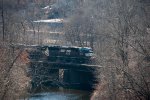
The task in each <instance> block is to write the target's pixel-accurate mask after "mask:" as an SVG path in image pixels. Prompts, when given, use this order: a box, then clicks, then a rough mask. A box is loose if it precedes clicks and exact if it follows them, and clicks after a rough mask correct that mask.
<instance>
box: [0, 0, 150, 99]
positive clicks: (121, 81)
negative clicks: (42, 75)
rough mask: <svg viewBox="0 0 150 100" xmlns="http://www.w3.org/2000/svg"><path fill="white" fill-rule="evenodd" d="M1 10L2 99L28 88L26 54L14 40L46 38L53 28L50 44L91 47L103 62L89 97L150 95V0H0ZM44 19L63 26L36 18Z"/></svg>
mask: <svg viewBox="0 0 150 100" xmlns="http://www.w3.org/2000/svg"><path fill="white" fill-rule="evenodd" d="M0 15H1V16H0V88H1V91H0V100H17V99H18V98H20V97H24V96H26V95H28V91H27V90H28V88H30V84H29V82H30V80H31V79H30V78H29V77H27V68H28V62H29V59H28V58H27V55H28V54H27V52H26V51H25V50H24V48H21V49H20V48H19V49H17V48H13V46H14V45H15V44H24V45H44V44H47V43H45V40H46V39H49V38H52V35H49V34H48V33H49V32H51V31H52V30H55V31H59V32H61V33H60V34H57V35H56V36H55V38H57V40H55V41H54V42H53V43H52V44H55V45H71V46H80V47H91V48H92V49H93V51H94V52H95V55H96V59H97V62H96V63H97V64H98V65H100V66H103V71H102V72H101V74H99V73H97V77H100V80H98V81H99V83H98V84H97V85H96V87H95V91H94V92H93V93H92V96H91V98H90V99H91V100H150V1H149V0H0ZM43 19H63V27H61V28H59V29H54V28H49V26H48V25H47V24H43V23H35V22H34V21H37V20H43ZM44 33H45V34H44ZM60 35H61V36H60ZM58 36H60V37H59V38H58ZM62 38H63V39H62ZM48 41H51V40H48Z"/></svg>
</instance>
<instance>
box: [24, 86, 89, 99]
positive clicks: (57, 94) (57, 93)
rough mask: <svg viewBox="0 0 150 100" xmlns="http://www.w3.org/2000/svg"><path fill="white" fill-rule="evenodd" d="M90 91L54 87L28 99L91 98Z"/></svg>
mask: <svg viewBox="0 0 150 100" xmlns="http://www.w3.org/2000/svg"><path fill="white" fill-rule="evenodd" d="M90 95H91V93H90V92H88V91H81V90H73V89H63V88H52V89H50V90H49V91H48V92H40V93H35V94H33V95H31V96H30V97H29V98H28V99H26V100H90Z"/></svg>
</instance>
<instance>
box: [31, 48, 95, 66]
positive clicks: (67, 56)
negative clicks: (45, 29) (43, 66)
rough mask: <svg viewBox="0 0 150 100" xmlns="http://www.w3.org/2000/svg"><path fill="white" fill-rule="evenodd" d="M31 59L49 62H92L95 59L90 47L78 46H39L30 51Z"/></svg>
mask: <svg viewBox="0 0 150 100" xmlns="http://www.w3.org/2000/svg"><path fill="white" fill-rule="evenodd" d="M29 57H30V59H32V60H33V59H34V60H40V61H41V60H46V61H48V62H59V63H76V64H90V63H93V62H94V61H95V57H94V53H93V51H92V49H91V48H90V47H76V46H41V47H39V46H37V48H36V50H34V51H32V52H30V53H29Z"/></svg>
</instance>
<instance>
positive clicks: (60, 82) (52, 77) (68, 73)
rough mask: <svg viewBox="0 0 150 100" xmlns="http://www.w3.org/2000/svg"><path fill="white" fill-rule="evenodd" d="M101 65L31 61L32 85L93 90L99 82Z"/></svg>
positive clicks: (36, 86) (35, 86)
mask: <svg viewBox="0 0 150 100" xmlns="http://www.w3.org/2000/svg"><path fill="white" fill-rule="evenodd" d="M100 69H101V67H100V66H96V65H86V64H71V63H68V64H65V63H56V62H55V63H54V62H37V61H33V62H30V67H29V73H30V77H31V80H32V87H33V88H38V87H41V86H44V87H45V86H46V87H63V88H71V89H79V90H93V89H94V86H95V85H96V84H97V82H98V80H99V79H98V78H97V74H100Z"/></svg>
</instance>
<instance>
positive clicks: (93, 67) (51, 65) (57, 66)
mask: <svg viewBox="0 0 150 100" xmlns="http://www.w3.org/2000/svg"><path fill="white" fill-rule="evenodd" d="M30 63H31V64H43V66H44V67H48V68H50V69H73V70H81V71H94V70H97V69H100V68H102V66H99V65H88V64H75V63H61V62H48V61H31V62H30Z"/></svg>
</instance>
